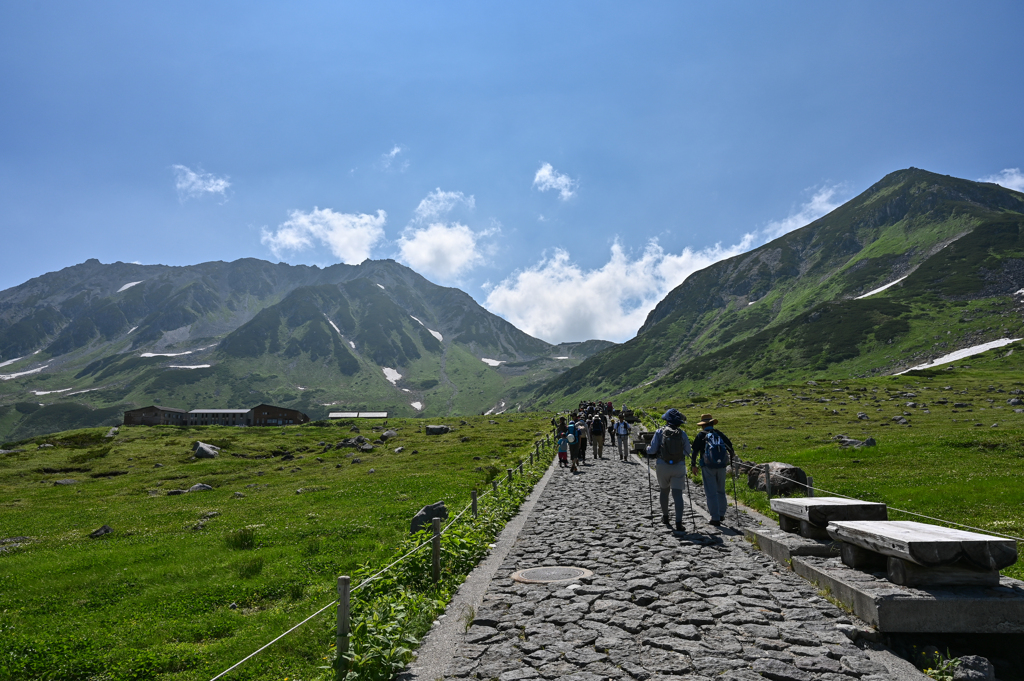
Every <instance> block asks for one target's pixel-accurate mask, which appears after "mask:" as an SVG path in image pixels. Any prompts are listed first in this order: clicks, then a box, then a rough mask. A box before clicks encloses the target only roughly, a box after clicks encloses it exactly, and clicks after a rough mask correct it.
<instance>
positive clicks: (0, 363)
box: [0, 357, 25, 367]
mask: <svg viewBox="0 0 1024 681" xmlns="http://www.w3.org/2000/svg"><path fill="white" fill-rule="evenodd" d="M23 359H25V358H24V357H15V358H14V359H9V360H7V361H6V362H0V367H5V366H7V365H8V364H14V363H15V362H17V361H19V360H23Z"/></svg>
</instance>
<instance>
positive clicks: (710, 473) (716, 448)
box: [690, 414, 735, 525]
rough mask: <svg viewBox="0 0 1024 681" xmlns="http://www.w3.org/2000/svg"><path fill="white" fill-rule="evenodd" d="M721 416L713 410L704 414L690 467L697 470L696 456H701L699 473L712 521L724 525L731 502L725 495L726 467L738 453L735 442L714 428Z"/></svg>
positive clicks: (693, 471) (694, 470) (695, 439)
mask: <svg viewBox="0 0 1024 681" xmlns="http://www.w3.org/2000/svg"><path fill="white" fill-rule="evenodd" d="M717 423H718V419H715V418H711V414H701V416H700V421H699V422H698V423H697V425H698V426H700V428H701V431H700V432H699V433H697V435H696V437H694V438H693V455H692V456H691V457H690V470H691V472H692V473H693V474H694V475H696V474H697V457H698V456H700V475H701V478H703V480H704V495H705V496H706V497H707V502H708V513H709V514H710V515H711V524H712V525H721V524H722V521H723V520H725V512H726V510H727V509H728V508H729V502H728V500H727V499H726V496H725V467H726V466H728V465H729V458H730V457H731V456H732V455H733V454H734V453H735V452H734V451H733V448H732V442H730V441H729V438H727V437H726V436H725V435H724V434H723V433H722V432H721V431H719V430H718V429H717V428H715V425H716V424H717Z"/></svg>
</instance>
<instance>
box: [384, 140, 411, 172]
mask: <svg viewBox="0 0 1024 681" xmlns="http://www.w3.org/2000/svg"><path fill="white" fill-rule="evenodd" d="M404 151H406V149H405V147H403V146H401V145H399V144H396V145H394V146H392V147H391V151H389V152H387V153H384V154H381V155H380V161H379V165H380V167H381V169H382V170H397V171H399V172H405V171H406V170H408V168H409V161H408V160H407V159H399V158H398V155H399V154H401V153H402V152H404Z"/></svg>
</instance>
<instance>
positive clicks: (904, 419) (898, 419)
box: [892, 416, 910, 426]
mask: <svg viewBox="0 0 1024 681" xmlns="http://www.w3.org/2000/svg"><path fill="white" fill-rule="evenodd" d="M892 420H893V421H895V422H896V423H898V424H900V425H901V426H903V425H906V424H908V423H910V421H908V420H907V417H905V416H893V417H892Z"/></svg>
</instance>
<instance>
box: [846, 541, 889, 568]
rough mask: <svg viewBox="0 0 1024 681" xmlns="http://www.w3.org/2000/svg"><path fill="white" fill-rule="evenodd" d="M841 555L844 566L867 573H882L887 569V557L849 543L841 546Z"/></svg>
mask: <svg viewBox="0 0 1024 681" xmlns="http://www.w3.org/2000/svg"><path fill="white" fill-rule="evenodd" d="M839 555H840V556H841V557H842V559H843V565H845V566H846V567H852V568H854V569H855V570H864V571H865V572H882V571H884V570H885V569H886V560H885V556H883V555H882V554H880V553H875V552H874V551H869V550H867V549H864V548H861V547H859V546H856V545H854V544H850V543H849V542H843V543H842V544H840V545H839Z"/></svg>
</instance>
